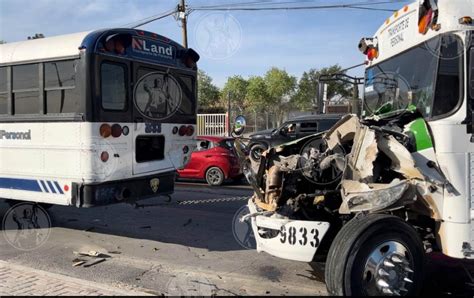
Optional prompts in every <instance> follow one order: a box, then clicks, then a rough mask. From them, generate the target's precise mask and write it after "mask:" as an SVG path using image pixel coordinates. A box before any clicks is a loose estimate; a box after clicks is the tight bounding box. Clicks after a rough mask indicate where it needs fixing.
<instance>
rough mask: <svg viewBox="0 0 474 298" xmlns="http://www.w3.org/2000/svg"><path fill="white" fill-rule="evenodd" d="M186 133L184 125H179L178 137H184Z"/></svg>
mask: <svg viewBox="0 0 474 298" xmlns="http://www.w3.org/2000/svg"><path fill="white" fill-rule="evenodd" d="M187 132H188V129H187V127H186V126H185V125H181V127H180V128H179V131H178V133H179V135H180V136H185V135H186V133H187Z"/></svg>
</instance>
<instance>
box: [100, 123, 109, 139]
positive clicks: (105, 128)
mask: <svg viewBox="0 0 474 298" xmlns="http://www.w3.org/2000/svg"><path fill="white" fill-rule="evenodd" d="M111 135H112V127H110V125H108V124H102V125H101V126H100V136H101V137H103V138H108V137H110V136H111Z"/></svg>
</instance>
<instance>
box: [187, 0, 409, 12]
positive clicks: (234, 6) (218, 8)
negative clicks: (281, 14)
mask: <svg viewBox="0 0 474 298" xmlns="http://www.w3.org/2000/svg"><path fill="white" fill-rule="evenodd" d="M304 2H310V1H304ZM402 2H407V0H395V1H377V2H369V1H365V2H356V3H347V4H335V5H306V6H285V7H280V6H277V5H282V4H297V3H303V1H287V2H271V3H269V2H262V1H259V2H251V3H253V4H254V5H255V4H257V3H259V5H264V4H265V5H269V4H270V5H272V6H260V7H255V6H256V5H255V6H254V7H247V5H244V4H240V5H239V4H237V3H229V4H222V5H214V6H197V7H191V8H190V10H192V11H198V10H214V11H225V10H227V11H228V10H232V11H237V10H238V11H261V10H313V9H337V8H349V9H366V10H379V11H390V12H393V11H395V9H383V8H375V7H365V6H373V5H382V4H394V3H402Z"/></svg>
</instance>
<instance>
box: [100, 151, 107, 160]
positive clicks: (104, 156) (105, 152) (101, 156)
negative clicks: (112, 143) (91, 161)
mask: <svg viewBox="0 0 474 298" xmlns="http://www.w3.org/2000/svg"><path fill="white" fill-rule="evenodd" d="M100 160H102V161H103V162H107V161H108V160H109V153H108V152H107V151H103V152H102V153H101V154H100Z"/></svg>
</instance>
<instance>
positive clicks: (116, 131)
mask: <svg viewBox="0 0 474 298" xmlns="http://www.w3.org/2000/svg"><path fill="white" fill-rule="evenodd" d="M121 135H122V127H121V126H120V124H114V125H112V136H113V137H114V138H118V137H120V136H121Z"/></svg>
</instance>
